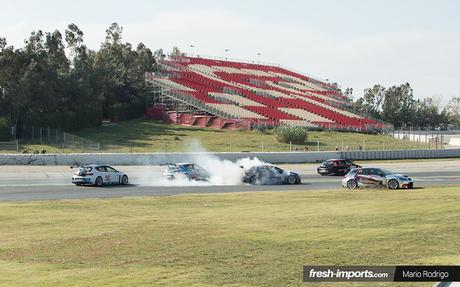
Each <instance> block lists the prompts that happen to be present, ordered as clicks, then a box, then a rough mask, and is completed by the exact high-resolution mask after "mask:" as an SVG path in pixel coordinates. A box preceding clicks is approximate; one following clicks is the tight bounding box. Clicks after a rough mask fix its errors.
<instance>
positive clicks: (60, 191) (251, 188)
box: [0, 160, 460, 201]
mask: <svg viewBox="0 0 460 287" xmlns="http://www.w3.org/2000/svg"><path fill="white" fill-rule="evenodd" d="M359 164H362V165H363V166H368V167H371V166H372V167H382V168H389V169H392V170H394V171H395V172H398V173H404V174H407V175H409V176H411V177H412V178H413V179H414V181H415V189H417V188H425V187H430V186H445V185H460V160H452V161H431V162H430V161H419V162H397V163H388V162H383V163H376V162H373V163H365V162H361V163H359ZM279 166H280V167H281V168H283V169H287V170H292V171H296V172H299V174H300V175H301V178H302V184H299V185H246V184H239V185H208V184H203V183H196V185H191V186H190V185H187V186H184V185H172V186H171V185H169V186H164V185H162V184H161V183H160V184H158V183H155V180H153V181H150V182H146V180H145V179H146V177H147V178H149V179H155V178H156V177H161V176H160V174H161V170H162V169H163V167H142V166H139V167H133V166H129V167H119V169H120V170H123V171H125V172H126V173H127V174H128V175H130V182H131V183H130V184H129V185H126V186H105V187H99V188H97V187H91V186H87V187H77V186H74V185H72V184H71V183H70V178H71V176H72V170H70V169H69V167H30V166H25V167H22V166H0V201H33V200H59V199H84V198H117V197H133V196H166V195H177V194H193V193H227V192H257V191H279V192H283V191H291V190H299V191H305V192H308V191H311V190H331V189H337V190H338V191H340V190H342V187H341V180H342V178H343V177H342V176H320V175H317V174H316V166H317V165H311V164H305V165H301V164H297V165H279Z"/></svg>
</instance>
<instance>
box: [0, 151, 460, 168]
mask: <svg viewBox="0 0 460 287" xmlns="http://www.w3.org/2000/svg"><path fill="white" fill-rule="evenodd" d="M210 155H211V156H212V155H214V156H217V157H219V158H221V159H227V160H231V161H236V160H237V159H240V158H246V157H251V158H253V157H257V158H259V159H260V160H263V161H266V162H271V163H305V162H321V161H323V160H326V159H330V158H349V159H355V160H372V159H417V158H453V157H460V149H448V150H399V151H350V152H254V153H251V152H250V153H231V152H228V153H226V152H224V153H210ZM200 156H203V154H201V153H144V154H139V153H135V154H122V153H99V154H44V155H34V154H27V155H22V154H0V165H83V164H91V163H100V164H109V165H161V164H167V163H171V162H188V161H194V159H196V158H197V157H200Z"/></svg>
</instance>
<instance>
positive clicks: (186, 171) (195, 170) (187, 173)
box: [163, 163, 211, 181]
mask: <svg viewBox="0 0 460 287" xmlns="http://www.w3.org/2000/svg"><path fill="white" fill-rule="evenodd" d="M163 176H164V177H167V178H168V179H169V180H175V179H177V178H178V177H179V178H181V177H182V178H186V179H188V180H196V181H208V180H209V178H210V177H211V176H210V174H209V172H208V171H206V170H205V169H204V168H202V167H201V166H199V165H197V164H194V163H170V164H168V168H166V169H165V170H164V172H163Z"/></svg>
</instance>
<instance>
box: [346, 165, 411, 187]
mask: <svg viewBox="0 0 460 287" xmlns="http://www.w3.org/2000/svg"><path fill="white" fill-rule="evenodd" d="M342 186H343V187H347V188H349V189H355V188H358V187H372V186H382V187H387V188H389V189H398V188H405V189H408V188H413V187H414V181H413V180H412V178H410V177H409V176H407V175H403V174H398V173H394V172H392V171H389V170H386V169H381V168H356V169H352V170H351V171H350V172H349V173H348V174H347V175H346V176H345V178H344V179H343V180H342Z"/></svg>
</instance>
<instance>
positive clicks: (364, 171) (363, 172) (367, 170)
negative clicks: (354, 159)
mask: <svg viewBox="0 0 460 287" xmlns="http://www.w3.org/2000/svg"><path fill="white" fill-rule="evenodd" d="M361 174H362V175H369V169H367V168H365V169H362V170H361Z"/></svg>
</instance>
